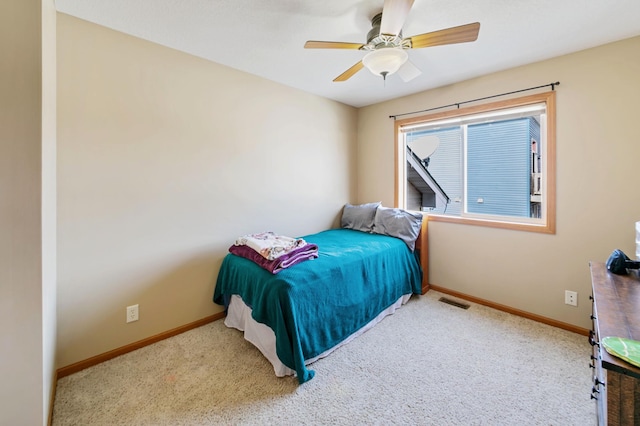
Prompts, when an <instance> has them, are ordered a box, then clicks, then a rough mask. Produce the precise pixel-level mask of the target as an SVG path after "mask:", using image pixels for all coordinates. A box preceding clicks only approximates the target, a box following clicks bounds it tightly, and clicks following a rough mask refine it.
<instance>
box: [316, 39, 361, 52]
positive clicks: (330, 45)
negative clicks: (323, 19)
mask: <svg viewBox="0 0 640 426" xmlns="http://www.w3.org/2000/svg"><path fill="white" fill-rule="evenodd" d="M362 46H363V45H362V43H346V42H342V41H315V40H309V41H308V42H306V43H305V44H304V48H305V49H356V50H357V49H360V48H361V47H362Z"/></svg>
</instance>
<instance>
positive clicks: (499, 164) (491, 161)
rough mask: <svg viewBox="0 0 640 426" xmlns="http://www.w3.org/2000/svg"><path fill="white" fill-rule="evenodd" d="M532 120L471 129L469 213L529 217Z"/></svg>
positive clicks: (503, 122) (483, 125)
mask: <svg viewBox="0 0 640 426" xmlns="http://www.w3.org/2000/svg"><path fill="white" fill-rule="evenodd" d="M531 121H534V120H533V119H531V118H519V119H514V120H507V121H501V122H496V123H483V124H475V125H469V126H468V132H467V178H468V179H467V196H468V197H467V200H468V201H467V211H468V212H469V213H481V214H494V215H500V216H516V217H529V216H530V210H531V205H530V203H531V196H530V188H531V136H532V135H531V133H532V132H531Z"/></svg>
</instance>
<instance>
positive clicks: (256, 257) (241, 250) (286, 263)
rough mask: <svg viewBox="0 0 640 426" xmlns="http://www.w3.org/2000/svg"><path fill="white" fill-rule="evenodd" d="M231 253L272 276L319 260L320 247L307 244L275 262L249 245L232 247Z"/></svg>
mask: <svg viewBox="0 0 640 426" xmlns="http://www.w3.org/2000/svg"><path fill="white" fill-rule="evenodd" d="M229 253H232V254H235V255H236V256H240V257H244V258H245V259H249V260H251V261H252V262H254V263H256V264H257V265H258V266H260V267H262V268H264V269H266V270H267V271H269V272H271V273H272V274H277V273H278V272H280V271H282V270H283V269H286V268H290V267H292V266H293V265H296V264H298V263H300V262H303V261H305V260H311V259H315V258H317V257H318V246H317V245H316V244H308V243H307V244H305V245H303V246H301V247H298V248H296V249H293V250H291V251H289V252H287V253H285V254H283V255H281V256H279V257H278V258H276V259H273V260H268V259H266V258H265V257H264V256H262V255H261V254H260V253H258V252H257V251H255V250H254V249H252V248H251V247H249V246H247V245H241V246H237V245H232V246H231V247H229Z"/></svg>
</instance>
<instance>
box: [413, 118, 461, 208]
mask: <svg viewBox="0 0 640 426" xmlns="http://www.w3.org/2000/svg"><path fill="white" fill-rule="evenodd" d="M462 136H463V135H462V128H461V127H450V128H446V129H437V130H422V131H417V132H411V133H408V134H407V137H406V140H407V148H408V149H407V207H406V208H408V209H409V210H423V211H431V212H433V213H440V214H450V215H457V216H459V215H460V214H461V213H462V177H463V173H462V152H463V140H462ZM415 160H418V162H416V161H415ZM410 194H412V196H410Z"/></svg>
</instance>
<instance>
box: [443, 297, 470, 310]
mask: <svg viewBox="0 0 640 426" xmlns="http://www.w3.org/2000/svg"><path fill="white" fill-rule="evenodd" d="M439 300H440V301H441V302H442V303H447V304H449V305H451V306H455V307H457V308H462V309H469V306H470V305H467V304H466V303H462V302H458V301H456V300H451V299H447V298H446V297H441V298H440V299H439Z"/></svg>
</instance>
